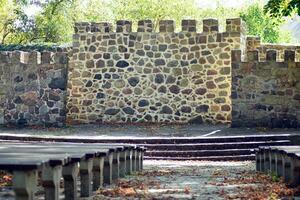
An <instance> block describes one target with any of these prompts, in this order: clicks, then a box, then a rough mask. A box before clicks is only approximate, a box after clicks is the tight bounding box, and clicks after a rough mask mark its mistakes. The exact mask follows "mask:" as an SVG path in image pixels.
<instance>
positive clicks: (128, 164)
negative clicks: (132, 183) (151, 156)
mask: <svg viewBox="0 0 300 200" xmlns="http://www.w3.org/2000/svg"><path fill="white" fill-rule="evenodd" d="M132 152H133V150H129V151H128V153H127V155H126V174H127V175H130V174H131V173H132Z"/></svg>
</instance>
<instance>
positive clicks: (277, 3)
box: [264, 0, 300, 18]
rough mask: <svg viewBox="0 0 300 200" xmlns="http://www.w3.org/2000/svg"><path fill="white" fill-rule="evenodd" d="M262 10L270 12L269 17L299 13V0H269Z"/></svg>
mask: <svg viewBox="0 0 300 200" xmlns="http://www.w3.org/2000/svg"><path fill="white" fill-rule="evenodd" d="M264 10H265V12H266V13H270V15H271V17H274V18H278V17H283V16H291V15H292V14H294V13H297V14H298V15H300V1H299V0H269V1H268V3H267V4H266V5H265V7H264Z"/></svg>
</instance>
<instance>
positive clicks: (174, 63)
mask: <svg viewBox="0 0 300 200" xmlns="http://www.w3.org/2000/svg"><path fill="white" fill-rule="evenodd" d="M167 66H168V67H177V66H178V61H177V60H172V61H170V62H168V64H167Z"/></svg>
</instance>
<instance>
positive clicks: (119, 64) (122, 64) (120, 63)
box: [116, 60, 129, 68]
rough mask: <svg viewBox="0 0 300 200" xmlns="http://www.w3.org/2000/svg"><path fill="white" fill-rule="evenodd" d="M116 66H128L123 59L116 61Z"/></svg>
mask: <svg viewBox="0 0 300 200" xmlns="http://www.w3.org/2000/svg"><path fill="white" fill-rule="evenodd" d="M116 66H117V67H119V68H125V67H128V66H129V63H128V62H126V61H125V60H120V61H118V62H117V64H116Z"/></svg>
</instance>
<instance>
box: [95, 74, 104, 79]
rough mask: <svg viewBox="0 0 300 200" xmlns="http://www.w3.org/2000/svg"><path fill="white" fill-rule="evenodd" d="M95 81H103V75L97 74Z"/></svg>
mask: <svg viewBox="0 0 300 200" xmlns="http://www.w3.org/2000/svg"><path fill="white" fill-rule="evenodd" d="M94 79H96V80H101V79H102V75H101V74H95V76H94Z"/></svg>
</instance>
